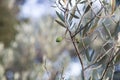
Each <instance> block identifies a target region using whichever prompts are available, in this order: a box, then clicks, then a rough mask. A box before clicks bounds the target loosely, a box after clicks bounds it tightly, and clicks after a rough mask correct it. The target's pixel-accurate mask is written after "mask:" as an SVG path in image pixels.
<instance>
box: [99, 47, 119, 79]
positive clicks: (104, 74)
mask: <svg viewBox="0 0 120 80" xmlns="http://www.w3.org/2000/svg"><path fill="white" fill-rule="evenodd" d="M119 53H120V49H119V50H118V51H117V52H116V54H115V55H114V56H113V57H112V58H111V59H110V61H109V62H108V63H107V66H106V68H105V70H104V72H103V74H102V77H101V78H100V80H103V78H104V76H105V74H106V72H107V70H108V68H109V65H110V64H111V62H112V61H113V60H114V59H115V57H116V56H117V55H118V54H119Z"/></svg>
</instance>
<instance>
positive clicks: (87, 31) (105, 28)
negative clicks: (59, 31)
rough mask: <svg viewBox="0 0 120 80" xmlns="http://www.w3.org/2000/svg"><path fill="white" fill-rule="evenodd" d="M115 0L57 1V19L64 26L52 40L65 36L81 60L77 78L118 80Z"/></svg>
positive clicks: (119, 21)
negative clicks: (63, 30)
mask: <svg viewBox="0 0 120 80" xmlns="http://www.w3.org/2000/svg"><path fill="white" fill-rule="evenodd" d="M119 4H120V1H119V0H57V1H56V2H55V6H54V7H55V8H56V14H57V16H58V19H56V20H55V21H56V22H57V23H58V24H59V25H61V27H63V28H64V29H65V32H64V36H60V37H57V39H56V42H61V41H62V40H63V39H69V40H68V41H71V44H73V46H74V48H75V51H76V55H77V56H78V58H79V61H80V63H81V66H80V67H82V71H81V79H80V80H113V79H114V80H118V79H120V77H119V76H118V75H119V69H118V67H119V65H118V64H119V63H120V57H119V56H120V49H119V46H120V15H119V13H120V7H119Z"/></svg>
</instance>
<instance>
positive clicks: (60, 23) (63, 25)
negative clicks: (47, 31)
mask: <svg viewBox="0 0 120 80" xmlns="http://www.w3.org/2000/svg"><path fill="white" fill-rule="evenodd" d="M55 21H56V22H57V23H58V24H59V25H61V26H62V27H64V28H66V27H65V24H64V23H62V22H60V21H58V20H55Z"/></svg>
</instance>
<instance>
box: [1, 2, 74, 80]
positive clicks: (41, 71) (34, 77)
mask: <svg viewBox="0 0 120 80" xmlns="http://www.w3.org/2000/svg"><path fill="white" fill-rule="evenodd" d="M26 1H27V0H0V80H48V79H49V80H55V78H56V77H55V75H56V74H61V73H62V72H61V71H62V70H63V67H65V65H66V66H67V64H68V63H69V62H70V60H71V58H70V55H69V54H68V53H69V51H70V50H72V47H71V45H70V44H68V43H66V42H63V43H61V44H58V43H56V41H55V40H56V37H57V36H62V35H61V33H63V31H64V29H63V28H60V27H59V25H58V24H57V23H55V22H54V20H55V16H51V15H50V14H45V15H42V17H40V18H39V17H38V18H37V20H36V19H34V18H31V17H28V18H23V17H21V15H20V11H21V7H22V6H23V5H24V4H25V2H26ZM28 1H29V0H28ZM31 1H32V0H31ZM33 1H34V0H33ZM42 2H44V0H38V2H37V3H42ZM49 7H51V6H49ZM41 13H42V11H41ZM46 13H47V12H46ZM23 16H24V15H23ZM73 52H74V51H73ZM63 60H64V61H63ZM63 65H64V66H63ZM59 77H60V76H58V78H59Z"/></svg>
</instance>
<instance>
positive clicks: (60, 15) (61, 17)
mask: <svg viewBox="0 0 120 80" xmlns="http://www.w3.org/2000/svg"><path fill="white" fill-rule="evenodd" d="M56 14H57V16H58V17H59V19H60V20H61V21H63V22H64V21H65V20H64V16H63V15H62V14H59V13H58V12H57V11H56Z"/></svg>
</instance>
